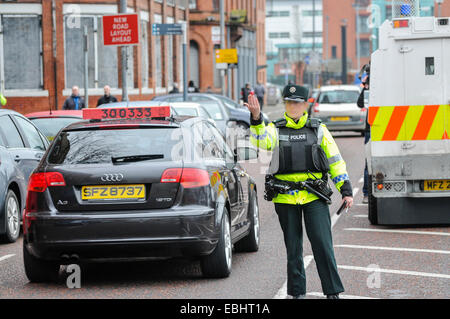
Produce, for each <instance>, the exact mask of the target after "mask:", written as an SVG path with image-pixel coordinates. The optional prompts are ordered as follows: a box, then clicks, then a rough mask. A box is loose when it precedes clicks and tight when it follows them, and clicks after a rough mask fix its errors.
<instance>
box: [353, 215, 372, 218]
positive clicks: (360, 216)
mask: <svg viewBox="0 0 450 319" xmlns="http://www.w3.org/2000/svg"><path fill="white" fill-rule="evenodd" d="M352 217H356V218H369V216H367V215H353V216H352Z"/></svg>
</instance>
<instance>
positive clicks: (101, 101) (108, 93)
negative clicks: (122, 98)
mask: <svg viewBox="0 0 450 319" xmlns="http://www.w3.org/2000/svg"><path fill="white" fill-rule="evenodd" d="M103 90H104V92H105V95H103V96H102V97H101V98H99V99H98V101H97V107H98V106H100V105H102V104H108V103H115V102H117V99H116V98H115V97H114V96H112V95H111V88H110V87H109V85H105V87H104V88H103Z"/></svg>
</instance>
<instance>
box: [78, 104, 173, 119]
mask: <svg viewBox="0 0 450 319" xmlns="http://www.w3.org/2000/svg"><path fill="white" fill-rule="evenodd" d="M170 116H171V108H170V106H156V107H124V108H117V107H116V108H102V109H98V108H96V109H83V119H84V120H123V119H156V118H167V117H170Z"/></svg>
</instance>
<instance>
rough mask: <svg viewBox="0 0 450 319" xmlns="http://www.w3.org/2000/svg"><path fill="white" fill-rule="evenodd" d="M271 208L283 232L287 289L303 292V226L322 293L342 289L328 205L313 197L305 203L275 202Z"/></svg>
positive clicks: (304, 277) (292, 291) (304, 279)
mask: <svg viewBox="0 0 450 319" xmlns="http://www.w3.org/2000/svg"><path fill="white" fill-rule="evenodd" d="M275 210H276V212H277V215H278V219H279V221H280V225H281V228H282V230H283V235H284V243H285V246H286V253H287V293H288V294H289V295H291V296H298V295H304V294H306V276H305V268H304V264H303V227H302V215H304V219H305V228H306V233H307V235H308V238H309V241H310V242H311V247H312V250H313V254H314V259H315V262H316V265H317V270H318V272H319V277H320V281H321V283H322V290H323V293H324V294H325V295H332V294H338V293H341V292H343V291H344V287H343V285H342V282H341V279H340V278H339V274H338V271H337V266H336V260H335V257H334V250H333V239H332V236H331V218H330V212H329V209H328V205H327V204H326V203H325V202H324V201H322V200H315V201H313V202H311V203H308V204H305V205H290V204H278V203H275Z"/></svg>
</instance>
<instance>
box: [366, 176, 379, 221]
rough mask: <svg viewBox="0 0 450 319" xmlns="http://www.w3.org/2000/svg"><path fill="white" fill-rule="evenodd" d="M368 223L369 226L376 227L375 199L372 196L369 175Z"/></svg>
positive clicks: (370, 177)
mask: <svg viewBox="0 0 450 319" xmlns="http://www.w3.org/2000/svg"><path fill="white" fill-rule="evenodd" d="M368 184H369V185H368V186H369V187H368V190H369V195H368V196H369V222H370V224H371V225H378V211H377V209H378V208H377V199H376V197H375V196H373V185H372V176H370V175H369V181H368Z"/></svg>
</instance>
